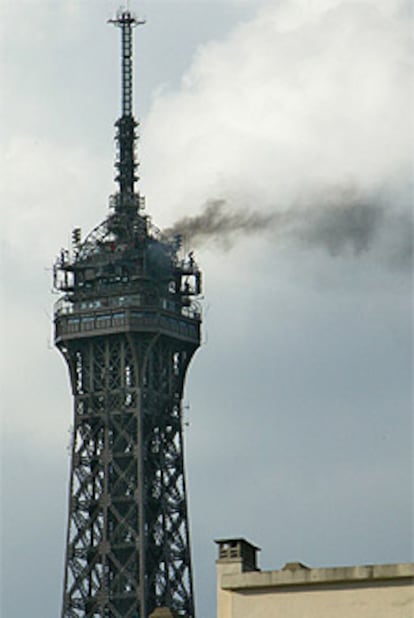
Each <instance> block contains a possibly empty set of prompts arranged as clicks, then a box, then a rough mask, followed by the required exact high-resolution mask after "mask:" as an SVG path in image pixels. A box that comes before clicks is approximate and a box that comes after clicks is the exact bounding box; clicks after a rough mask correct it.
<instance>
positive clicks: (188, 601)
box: [54, 10, 201, 618]
mask: <svg viewBox="0 0 414 618" xmlns="http://www.w3.org/2000/svg"><path fill="white" fill-rule="evenodd" d="M111 23H113V24H114V25H115V26H117V27H119V29H120V32H121V48H122V57H121V58H122V114H121V117H120V118H119V120H117V122H116V124H115V126H116V141H117V147H118V148H117V160H116V164H115V166H116V178H115V180H116V182H117V183H118V188H117V192H116V193H115V194H114V195H112V196H111V197H110V201H109V214H108V215H107V217H106V218H105V220H104V221H103V222H102V223H100V224H99V225H98V226H97V227H96V228H95V229H94V230H92V232H90V233H89V234H88V235H87V236H86V237H84V238H82V234H81V231H80V229H79V228H76V229H75V230H73V234H72V247H71V248H70V250H62V251H61V252H60V255H59V257H58V259H57V260H56V263H55V265H54V287H55V289H57V290H58V291H59V292H60V293H61V297H60V299H59V301H58V302H57V304H56V306H55V312H54V324H55V344H56V346H57V347H58V349H59V350H60V352H61V353H62V355H63V357H64V358H65V361H66V363H67V366H68V369H69V376H70V383H71V388H72V393H73V399H74V423H73V426H74V429H73V441H72V454H71V471H70V488H69V517H68V528H67V544H66V560H65V579H64V595H63V604H62V613H61V616H62V618H81V617H82V618H92V617H94V616H99V617H100V618H104V617H105V618H106V617H108V618H148V616H149V615H150V613H151V612H152V611H153V610H154V609H155V608H156V607H169V608H171V609H172V610H174V611H175V612H176V613H177V614H178V615H179V616H185V617H186V618H194V602H193V585H192V568H191V554H190V536H189V525H188V515H187V497H186V482H185V474H184V461H183V429H182V425H183V423H182V397H183V388H184V380H185V375H186V371H187V368H188V365H189V362H190V360H191V358H192V356H193V354H194V352H195V351H196V350H197V348H198V347H199V345H200V323H201V316H200V309H199V305H198V303H197V297H198V296H199V295H200V293H201V273H200V270H199V268H198V266H197V264H196V262H195V260H194V257H193V255H192V253H190V254H188V255H187V256H185V255H184V254H183V252H182V250H181V247H180V244H181V243H180V239H179V238H172V239H171V238H165V237H163V235H162V234H161V233H160V232H159V231H158V230H157V229H156V228H155V227H154V226H152V224H151V223H150V220H149V217H148V215H147V214H145V209H144V200H143V198H142V196H141V195H140V194H139V192H137V191H136V189H135V184H136V182H137V180H138V178H137V174H136V171H137V166H138V164H137V161H136V155H135V145H136V139H137V137H136V130H137V126H138V123H137V121H136V120H135V118H134V116H133V113H132V32H133V28H134V27H135V26H137V25H139V24H142V23H143V21H142V20H138V19H137V18H135V17H134V16H133V15H132V14H131V12H130V11H129V10H120V11H119V12H118V14H117V16H116V18H115V19H113V20H111Z"/></svg>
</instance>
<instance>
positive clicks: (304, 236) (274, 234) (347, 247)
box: [164, 190, 413, 266]
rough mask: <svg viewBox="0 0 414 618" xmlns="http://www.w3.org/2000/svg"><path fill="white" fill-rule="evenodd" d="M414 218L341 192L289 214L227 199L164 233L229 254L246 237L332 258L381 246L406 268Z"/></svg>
mask: <svg viewBox="0 0 414 618" xmlns="http://www.w3.org/2000/svg"><path fill="white" fill-rule="evenodd" d="M411 219H412V217H411V213H410V211H409V210H408V209H400V210H397V209H396V208H395V207H394V206H393V205H389V204H388V205H387V204H386V203H384V202H383V201H381V200H380V199H375V200H374V199H367V198H363V197H361V196H357V195H354V194H352V192H350V191H349V190H336V191H335V192H333V191H327V192H325V195H324V196H322V195H319V196H318V197H314V198H312V199H308V200H300V201H298V202H297V203H295V204H293V205H292V206H291V207H290V208H289V209H286V210H276V209H273V211H272V210H270V211H267V212H262V211H259V210H255V209H254V208H248V207H245V206H240V207H237V205H234V204H233V203H232V202H230V201H226V200H224V199H220V200H210V201H208V202H207V203H206V204H205V205H204V207H203V209H202V210H201V212H200V213H199V214H197V215H194V216H186V217H183V218H182V219H180V220H178V221H177V222H176V223H175V224H174V225H173V226H172V227H171V228H168V229H166V230H164V233H165V234H166V235H167V236H170V237H173V236H177V235H179V236H181V237H182V238H183V241H184V243H185V245H186V246H191V247H192V248H199V247H201V246H204V245H212V244H214V245H216V246H218V247H219V248H221V249H223V250H229V249H231V247H232V246H233V245H234V244H235V243H236V242H238V241H239V240H240V239H241V238H242V237H247V236H256V235H262V236H266V237H267V238H268V239H270V240H271V241H273V240H274V241H275V242H278V241H281V240H289V241H290V242H292V243H294V244H295V245H298V246H300V247H303V248H306V247H308V248H321V249H323V250H326V251H327V252H328V253H329V254H330V255H332V256H335V255H341V254H344V253H346V252H348V253H351V254H354V255H359V254H362V253H364V252H367V251H369V250H371V249H373V248H374V247H380V248H382V250H384V251H386V252H387V253H388V256H387V257H388V258H389V261H392V262H393V263H394V264H395V265H397V264H398V265H400V266H406V265H407V264H411V259H412V253H413V238H412V220H411ZM387 238H388V242H387Z"/></svg>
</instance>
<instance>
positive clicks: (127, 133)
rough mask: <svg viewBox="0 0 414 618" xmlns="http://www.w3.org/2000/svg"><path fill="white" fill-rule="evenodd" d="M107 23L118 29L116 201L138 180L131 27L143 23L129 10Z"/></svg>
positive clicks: (123, 196)
mask: <svg viewBox="0 0 414 618" xmlns="http://www.w3.org/2000/svg"><path fill="white" fill-rule="evenodd" d="M108 23H111V24H114V25H115V26H117V27H118V28H120V29H121V54H122V55H121V91H122V107H121V117H120V118H119V120H117V122H116V123H115V126H116V127H117V129H118V131H117V134H116V140H117V144H118V156H117V161H116V163H115V167H116V169H117V175H116V177H115V180H116V181H117V182H118V183H119V188H120V196H121V199H120V203H124V202H125V200H124V198H127V197H128V196H131V195H132V194H133V193H134V184H135V181H136V180H138V177H137V176H136V175H135V171H136V168H137V165H138V164H137V162H136V160H135V140H136V133H135V128H136V127H137V126H138V123H137V121H136V120H135V119H134V117H133V112H132V28H134V27H135V26H140V25H142V24H145V20H144V19H138V18H136V17H135V16H134V15H133V14H132V13H131V12H130V11H129V10H124V9H120V10H119V11H118V13H117V15H116V17H115V18H114V19H109V20H108Z"/></svg>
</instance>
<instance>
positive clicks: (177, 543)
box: [62, 334, 194, 618]
mask: <svg viewBox="0 0 414 618" xmlns="http://www.w3.org/2000/svg"><path fill="white" fill-rule="evenodd" d="M65 355H66V358H67V361H68V364H69V368H70V373H71V378H72V388H73V394H74V398H75V426H74V435H73V446H72V466H71V482H70V499H69V525H68V538H67V557H66V574H65V597H64V604H63V611H62V618H75V617H76V618H80V617H85V618H89V617H93V616H101V617H104V616H105V617H106V616H108V617H109V616H110V617H113V618H128V617H130V618H136V617H138V616H139V617H141V616H147V615H148V613H149V612H150V611H152V610H153V609H154V608H155V607H157V606H166V607H171V608H174V609H175V610H176V611H177V612H178V613H179V614H181V615H183V616H188V617H189V618H191V617H192V616H193V615H194V608H193V600H192V599H193V595H192V577H191V557H190V543H189V530H188V519H187V503H186V491H185V478H184V466H183V441H182V419H181V397H182V389H183V382H184V375H185V372H186V368H187V365H188V363H189V360H190V357H191V355H192V350H191V348H189V346H188V345H186V344H182V343H180V342H178V341H175V340H174V339H173V338H171V337H165V336H159V335H157V334H154V335H152V336H150V335H144V336H140V335H132V336H130V335H118V336H116V335H115V336H109V337H95V338H94V337H91V338H89V339H85V340H83V341H76V342H71V344H70V346H68V348H67V350H66V351H65Z"/></svg>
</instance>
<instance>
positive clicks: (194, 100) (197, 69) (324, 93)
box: [143, 0, 412, 223]
mask: <svg viewBox="0 0 414 618" xmlns="http://www.w3.org/2000/svg"><path fill="white" fill-rule="evenodd" d="M392 5H393V7H394V9H393V10H391V8H390V7H391V5H387V10H384V9H383V7H382V6H381V5H380V6H377V5H376V4H375V3H373V2H371V1H361V2H344V1H342V2H340V1H339V0H336V1H332V2H329V3H326V2H303V1H301V2H283V3H275V4H271V5H269V6H267V7H266V8H264V9H262V10H261V11H260V12H259V14H258V15H257V17H256V18H255V19H254V20H252V21H251V22H249V23H245V24H241V25H240V26H239V27H237V28H236V29H235V30H234V31H233V33H232V34H231V35H230V36H229V37H228V38H226V39H225V40H223V41H221V42H212V43H210V44H207V45H205V46H202V47H201V48H200V49H199V51H198V54H197V56H196V58H195V60H194V62H193V64H192V67H191V69H190V70H189V71H188V72H187V74H186V75H185V77H184V79H183V81H182V87H181V90H180V91H178V92H175V93H171V94H169V95H166V94H165V93H164V94H160V96H159V97H158V99H156V101H155V103H154V105H153V108H152V111H151V113H150V114H149V117H148V118H147V119H146V121H145V124H144V130H143V161H144V164H143V178H144V181H145V191H146V193H147V195H148V197H149V200H150V201H149V205H150V209H151V210H152V211H154V212H156V214H157V215H158V212H159V209H160V205H161V204H162V208H163V215H164V216H165V204H167V207H168V214H167V219H168V221H167V223H170V222H171V221H172V220H173V218H174V217H176V216H177V214H178V215H181V214H184V213H185V214H188V213H194V212H195V211H196V210H197V208H199V207H200V206H201V204H202V203H203V202H204V201H205V200H206V199H208V198H215V197H227V198H232V199H233V200H240V199H243V200H246V198H247V201H248V202H249V203H250V204H252V205H253V204H255V205H256V207H257V204H259V206H262V207H264V208H265V207H266V206H269V205H270V206H272V207H274V206H275V204H277V206H278V208H281V209H285V208H287V207H289V205H290V204H291V202H292V201H293V200H294V199H295V198H296V197H297V196H298V195H302V194H303V193H305V194H306V192H308V191H310V190H314V189H315V188H317V189H319V188H320V186H324V185H329V186H332V185H334V186H335V185H342V186H343V185H344V184H345V185H346V184H348V183H351V184H353V185H354V186H355V185H356V186H357V188H358V189H360V190H363V191H365V192H367V191H371V190H374V189H375V191H378V189H379V188H381V187H382V186H383V185H384V184H387V183H391V184H394V185H401V183H402V182H403V183H405V182H407V177H408V175H409V173H410V171H409V166H410V162H411V156H412V146H411V143H412V142H411V139H412V136H411V129H412V127H411V126H410V121H409V120H408V119H409V118H410V111H409V107H410V101H411V100H412V95H411V93H412V86H411V80H410V73H411V64H410V61H409V58H410V41H409V39H410V32H409V23H408V22H407V21H406V20H404V19H403V14H402V12H401V13H399V11H398V10H397V9H398V7H400V8H401V6H402V5H401V3H397V2H395V3H392ZM401 10H402V9H401ZM183 169H184V170H185V171H184V173H183ZM160 177H161V178H162V181H161V182H160Z"/></svg>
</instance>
